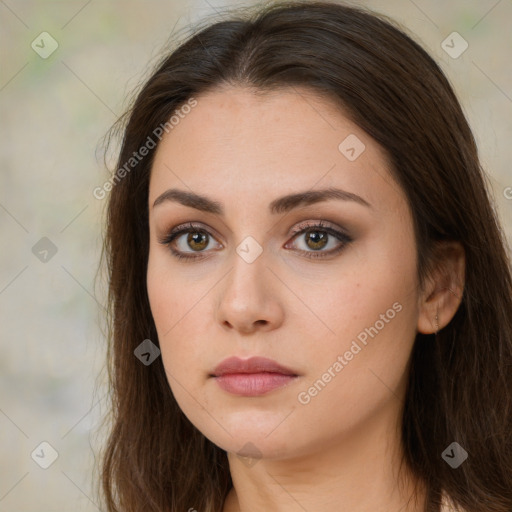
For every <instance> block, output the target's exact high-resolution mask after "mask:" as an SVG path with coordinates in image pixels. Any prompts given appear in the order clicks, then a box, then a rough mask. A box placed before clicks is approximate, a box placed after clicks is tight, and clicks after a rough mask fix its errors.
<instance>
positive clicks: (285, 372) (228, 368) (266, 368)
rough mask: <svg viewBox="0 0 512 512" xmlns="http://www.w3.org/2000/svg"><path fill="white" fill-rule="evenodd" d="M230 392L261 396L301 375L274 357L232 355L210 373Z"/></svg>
mask: <svg viewBox="0 0 512 512" xmlns="http://www.w3.org/2000/svg"><path fill="white" fill-rule="evenodd" d="M210 377H212V378H213V379H214V380H215V381H216V382H217V384H218V385H219V386H220V387H221V388H222V389H223V390H224V391H227V392H228V393H231V394H235V395H240V396H259V395H263V394H266V393H269V392H270V391H273V390H275V389H278V388H282V387H284V386H287V385H288V384H290V383H291V382H293V381H294V380H295V379H297V378H298V377H299V375H298V374H297V373H296V372H295V371H294V370H292V369H290V368H286V367H285V366H283V365H280V364H279V363H277V362H276V361H273V360H272V359H267V358H263V357H251V358H249V359H245V360H244V359H240V358H238V357H230V358H228V359H225V360H224V361H222V362H221V363H220V364H219V365H218V366H217V367H216V368H215V370H214V371H213V373H212V374H210Z"/></svg>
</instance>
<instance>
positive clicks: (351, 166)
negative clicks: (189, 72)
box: [149, 87, 401, 204]
mask: <svg viewBox="0 0 512 512" xmlns="http://www.w3.org/2000/svg"><path fill="white" fill-rule="evenodd" d="M196 100H197V105H196V106H194V107H193V108H191V109H190V111H189V112H188V113H187V114H182V116H180V120H179V122H178V123H176V124H175V125H174V126H173V128H172V129H171V130H170V131H169V133H166V134H165V135H164V136H163V138H162V140H161V142H160V144H159V147H158V149H157V152H156V155H155V159H154V162H153V167H152V172H151V181H150V194H149V202H150V204H152V203H153V201H154V200H155V198H156V197H157V196H158V195H159V194H160V193H161V192H162V191H164V190H165V189H166V188H170V187H173V186H179V188H189V189H192V190H194V191H196V192H201V191H211V190H215V195H216V197H218V198H219V199H220V200H221V201H222V202H224V201H223V197H224V198H225V200H226V201H228V200H229V201H230V202H233V201H242V202H243V201H245V200H247V199H248V198H250V197H254V198H259V197H266V198H267V197H269V196H270V195H277V194H278V193H279V195H281V194H286V193H293V192H294V191H296V190H304V189H312V188H324V187H328V186H336V187H341V188H344V189H346V190H349V191H351V192H354V193H356V194H360V195H362V196H364V197H365V198H366V199H367V200H368V201H369V202H375V201H377V197H372V196H376V195H380V196H382V195H383V194H385V193H389V195H390V197H389V198H388V199H390V200H395V201H396V200H398V199H399V198H398V197H394V198H393V192H394V194H395V196H397V195H400V194H401V191H400V190H398V187H397V185H396V183H394V181H393V179H392V177H391V175H390V173H389V171H388V162H387V158H386V154H385V152H384V151H383V150H382V148H381V147H380V146H379V145H378V144H377V143H376V142H375V141H374V140H373V139H371V138H370V137H369V136H368V135H367V134H366V132H364V131H363V130H362V129H361V128H360V127H359V126H357V125H356V124H355V123H354V122H352V121H351V120H350V119H349V118H348V117H347V116H346V115H345V114H344V112H343V110H342V108H341V107H340V106H338V105H336V104H335V103H334V102H333V101H332V100H329V99H328V98H327V97H321V96H319V95H318V94H315V93H314V92H313V91H311V90H308V89H301V88H295V87H294V88H287V89H281V90H278V91H271V92H265V93H264V94H263V93H261V92H257V93H256V92H255V91H254V90H253V89H249V88H242V87H229V88H228V87H223V88H219V89H216V90H213V91H210V92H208V93H206V94H203V95H199V96H198V97H196ZM354 156H355V157H356V158H354ZM383 183H385V184H387V187H388V189H389V188H390V185H391V190H387V189H385V188H383V187H382V184H383ZM380 199H381V200H382V198H380Z"/></svg>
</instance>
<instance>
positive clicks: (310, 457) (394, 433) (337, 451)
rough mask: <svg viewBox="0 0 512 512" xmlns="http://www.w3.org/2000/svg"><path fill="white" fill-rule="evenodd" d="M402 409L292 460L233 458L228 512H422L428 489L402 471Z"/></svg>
mask: <svg viewBox="0 0 512 512" xmlns="http://www.w3.org/2000/svg"><path fill="white" fill-rule="evenodd" d="M398 405H399V404H398V400H396V403H395V406H394V407H391V408H389V407H388V408H385V409H383V410H381V411H379V412H377V413H376V414H375V415H374V416H373V417H371V418H368V419H367V420H366V421H365V422H364V424H358V425H357V427H356V428H353V429H352V430H351V431H349V432H348V431H347V432H343V433H342V434H340V436H339V438H338V439H335V440H330V441H329V443H325V444H324V445H323V446H321V447H320V446H315V447H310V448H309V449H308V450H307V451H304V452H303V453H300V454H298V455H296V456H295V457H293V458H287V459H266V458H262V459H259V460H258V461H256V463H255V464H247V463H246V461H243V460H241V459H240V458H239V457H237V455H236V454H233V453H228V460H229V466H230V471H231V477H232V480H233V488H232V489H231V491H230V493H229V495H228V497H227V499H226V502H225V505H224V509H223V512H253V511H254V512H255V511H260V510H272V511H274V512H295V511H297V512H304V510H322V511H323V512H349V511H350V512H363V511H368V510H372V511H373V512H396V511H397V510H400V511H401V512H420V511H423V507H424V500H425V489H424V486H423V485H422V484H421V482H419V481H418V480H417V479H415V478H413V476H412V473H411V472H410V471H409V469H408V468H406V467H405V466H404V467H402V466H400V459H401V455H402V450H401V445H400V432H401V429H400V425H399V424H397V421H396V418H397V417H401V416H400V414H399V412H400V411H399V407H398ZM327 421H328V418H327ZM399 468H401V471H399Z"/></svg>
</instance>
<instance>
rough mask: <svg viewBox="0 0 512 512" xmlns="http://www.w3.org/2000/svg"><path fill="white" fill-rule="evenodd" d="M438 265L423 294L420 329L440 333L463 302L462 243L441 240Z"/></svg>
mask: <svg viewBox="0 0 512 512" xmlns="http://www.w3.org/2000/svg"><path fill="white" fill-rule="evenodd" d="M437 254H438V256H437V257H436V261H437V267H436V269H435V271H434V273H433V275H432V276H431V278H430V279H429V282H428V286H426V287H425V292H424V293H423V294H422V296H421V297H420V305H419V315H418V326H417V329H418V332H420V333H422V334H434V333H435V334H437V332H438V331H440V330H441V329H443V328H444V327H445V326H446V325H448V324H449V323H450V321H451V320H452V318H453V317H454V316H455V313H456V312H457V309H458V308H459V306H460V303H461V302H462V295H463V293H464V281H465V269H466V258H465V252H464V248H463V247H462V245H461V244H460V243H459V242H441V245H440V246H439V248H438V251H437Z"/></svg>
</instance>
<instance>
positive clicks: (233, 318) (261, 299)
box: [216, 253, 284, 334]
mask: <svg viewBox="0 0 512 512" xmlns="http://www.w3.org/2000/svg"><path fill="white" fill-rule="evenodd" d="M233 260H234V262H233V268H232V269H231V271H230V272H229V273H228V275H227V276H226V278H225V279H224V280H223V285H222V286H221V287H219V291H218V293H219V298H218V307H217V312H216V313H217V321H218V323H219V325H221V326H222V328H223V329H227V330H234V331H238V332H240V333H243V334H250V333H252V332H262V331H271V330H273V329H277V328H278V327H279V326H280V325H281V324H282V323H283V319H284V308H283V303H282V300H281V293H280V290H279V285H280V284H281V283H280V281H279V280H278V279H277V278H276V277H275V275H274V273H273V272H272V271H271V270H270V269H269V268H268V267H267V264H268V262H267V261H266V257H265V256H264V253H262V254H261V255H260V256H259V257H258V258H257V259H256V260H255V261H253V262H252V263H248V262H247V261H245V260H244V259H243V258H241V257H240V256H239V255H238V254H235V255H234V257H233ZM281 291H282V290H281Z"/></svg>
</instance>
